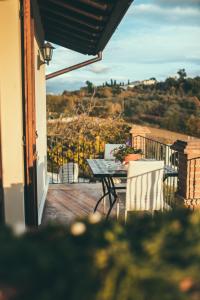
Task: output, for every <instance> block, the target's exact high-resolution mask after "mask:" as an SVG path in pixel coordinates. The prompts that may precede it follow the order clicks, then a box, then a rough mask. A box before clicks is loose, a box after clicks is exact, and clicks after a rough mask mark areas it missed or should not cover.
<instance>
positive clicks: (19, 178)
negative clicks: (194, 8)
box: [0, 0, 132, 226]
mask: <svg viewBox="0 0 200 300" xmlns="http://www.w3.org/2000/svg"><path fill="white" fill-rule="evenodd" d="M131 2H132V0H131V1H130V0H124V1H121V0H116V1H110V0H104V1H103V3H102V1H78V0H73V1H71V0H65V1H64V0H59V1H56V0H55V1H51V0H45V1H40V0H34V1H31V0H6V1H0V44H1V47H0V223H7V224H11V225H15V224H16V223H22V224H23V225H24V226H25V225H28V226H37V225H38V224H39V223H40V221H41V218H42V212H43V208H44V204H45V199H46V194H47V190H48V177H47V133H46V80H45V79H46V77H45V58H46V55H47V54H48V53H47V52H45V50H44V45H45V41H49V42H52V43H55V44H57V45H60V46H62V47H65V48H68V49H71V50H73V51H76V52H79V53H82V54H85V55H96V54H99V55H100V53H101V51H102V50H103V49H104V48H105V46H106V44H107V43H108V41H109V40H110V38H111V36H112V34H113V33H114V31H115V29H116V28H117V26H118V24H119V23H120V21H121V19H122V18H123V16H124V14H125V13H126V11H127V9H128V8H129V6H130V4H131ZM50 46H51V45H50ZM48 47H49V44H48ZM48 50H49V49H48ZM49 58H50V56H49ZM47 61H48V60H46V62H47ZM66 61H67V60H65V63H66ZM62 67H63V66H62ZM64 67H66V66H64Z"/></svg>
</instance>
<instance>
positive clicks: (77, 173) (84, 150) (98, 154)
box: [47, 136, 104, 183]
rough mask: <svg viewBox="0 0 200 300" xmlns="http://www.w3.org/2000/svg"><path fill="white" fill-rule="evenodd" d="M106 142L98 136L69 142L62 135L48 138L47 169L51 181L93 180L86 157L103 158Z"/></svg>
mask: <svg viewBox="0 0 200 300" xmlns="http://www.w3.org/2000/svg"><path fill="white" fill-rule="evenodd" d="M103 156H104V143H103V142H102V141H100V140H98V139H97V138H95V139H90V140H89V139H79V140H78V141H75V142H71V143H70V142H69V141H67V140H66V138H64V137H61V136H48V138H47V171H48V175H49V178H50V183H77V182H78V183H82V182H90V181H91V180H92V176H91V173H90V171H89V167H88V165H87V163H86V159H91V158H103Z"/></svg>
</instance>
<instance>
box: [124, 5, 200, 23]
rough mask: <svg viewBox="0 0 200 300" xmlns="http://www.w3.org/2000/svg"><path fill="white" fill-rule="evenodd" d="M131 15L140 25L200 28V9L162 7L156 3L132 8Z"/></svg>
mask: <svg viewBox="0 0 200 300" xmlns="http://www.w3.org/2000/svg"><path fill="white" fill-rule="evenodd" d="M129 14H131V15H132V18H134V19H135V20H134V21H138V22H139V23H140V24H143V26H144V25H145V24H150V25H151V26H152V25H153V24H156V23H157V24H158V23H159V25H160V26H172V25H177V26H185V25H186V24H187V26H200V9H197V8H196V7H193V6H190V7H189V6H188V7H184V6H173V7H170V6H160V5H157V4H154V3H149V4H139V5H135V6H133V7H132V8H131V10H130V12H129Z"/></svg>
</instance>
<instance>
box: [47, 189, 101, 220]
mask: <svg viewBox="0 0 200 300" xmlns="http://www.w3.org/2000/svg"><path fill="white" fill-rule="evenodd" d="M101 194H102V187H101V184H100V183H80V184H52V185H50V186H49V190H48V194H47V200H46V204H45V208H44V213H43V218H42V224H47V223H48V222H51V221H55V222H58V223H64V224H69V223H71V222H72V221H73V220H74V219H76V218H79V217H85V216H87V215H89V214H90V213H92V212H93V209H94V207H95V204H96V202H97V200H98V199H99V198H100V197H101ZM99 212H100V213H102V214H103V205H100V206H99Z"/></svg>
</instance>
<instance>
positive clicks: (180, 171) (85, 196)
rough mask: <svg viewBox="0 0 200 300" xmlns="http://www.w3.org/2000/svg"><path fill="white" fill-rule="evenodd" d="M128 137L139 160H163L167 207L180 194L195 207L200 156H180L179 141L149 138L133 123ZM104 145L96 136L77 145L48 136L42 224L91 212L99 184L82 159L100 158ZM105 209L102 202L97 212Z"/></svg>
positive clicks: (99, 191)
mask: <svg viewBox="0 0 200 300" xmlns="http://www.w3.org/2000/svg"><path fill="white" fill-rule="evenodd" d="M131 137H132V147H134V148H135V149H141V150H142V158H143V159H148V160H149V159H150V160H156V161H164V170H165V174H166V176H165V178H164V182H163V192H164V201H165V203H166V204H167V207H168V208H169V207H170V209H174V208H175V207H177V206H178V205H179V204H180V199H181V197H182V198H183V199H184V201H185V202H184V201H181V204H182V205H184V203H185V204H186V205H188V206H190V207H191V206H192V205H193V204H196V206H197V205H198V197H199V196H198V192H199V190H198V182H197V178H198V177H197V176H199V175H198V174H199V172H198V168H199V165H200V158H199V157H197V155H196V154H195V157H193V158H189V157H190V155H189V156H188V157H187V156H185V155H183V154H182V150H183V149H181V148H180V147H179V148H177V144H180V142H179V143H178V142H176V143H174V145H173V146H172V145H168V144H165V143H162V142H159V141H156V140H154V139H152V138H150V137H149V133H148V130H147V129H146V128H145V127H141V126H134V128H133V129H132V130H131ZM194 142H196V143H197V144H198V143H199V141H198V140H194V141H191V143H193V144H194ZM181 143H182V145H183V144H184V143H185V144H187V143H186V142H181ZM104 148H105V144H104V143H103V141H100V140H98V146H97V144H96V139H95V140H93V143H91V141H90V143H89V144H88V141H87V140H86V139H85V140H84V141H82V142H80V141H79V144H75V143H74V144H69V143H67V142H66V140H65V138H63V137H58V136H56V137H55V136H54V137H53V136H51V137H49V138H48V171H49V173H48V174H49V177H50V187H49V191H48V195H47V202H46V206H45V210H44V215H43V223H47V222H48V221H50V220H54V221H58V222H61V223H71V222H72V221H73V220H74V219H75V218H77V217H84V216H87V215H89V214H91V213H93V211H94V207H95V205H96V203H97V201H98V199H99V198H100V197H101V195H102V185H101V182H100V180H98V178H94V176H93V174H92V173H91V171H90V170H89V167H88V164H87V162H86V160H87V159H102V158H103V157H104ZM183 159H185V163H184V162H183ZM77 167H78V168H77ZM66 168H67V169H66ZM144 171H145V170H144ZM188 178H189V184H188V183H187V182H188ZM181 187H182V188H181ZM188 189H189V190H188ZM186 194H187V195H186ZM181 195H182V196H181ZM186 197H187V198H186ZM191 199H193V200H191ZM107 205H108V204H107ZM116 208H117V207H116V205H115V206H114V207H113V209H112V213H111V216H110V217H111V218H116V214H117V210H116ZM107 209H108V207H106V208H105V207H104V206H103V204H102V203H101V204H100V205H99V207H98V211H99V212H100V213H101V214H102V215H104V216H106V212H107ZM122 209H123V208H122Z"/></svg>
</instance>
